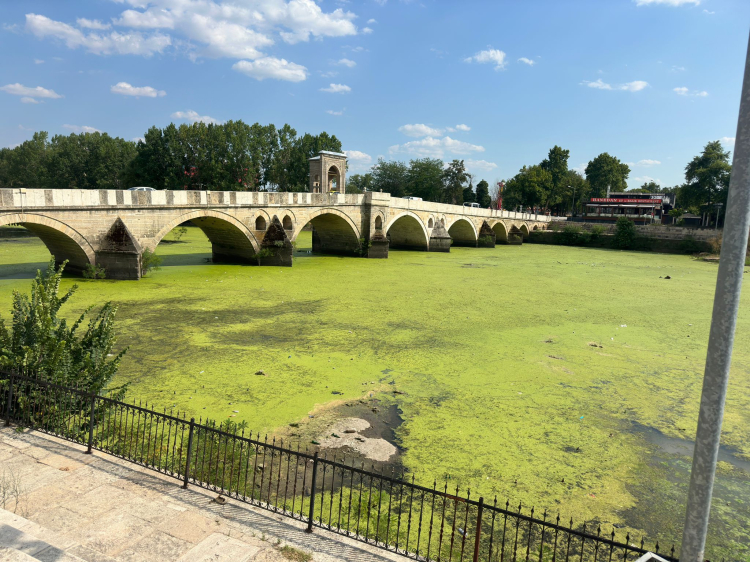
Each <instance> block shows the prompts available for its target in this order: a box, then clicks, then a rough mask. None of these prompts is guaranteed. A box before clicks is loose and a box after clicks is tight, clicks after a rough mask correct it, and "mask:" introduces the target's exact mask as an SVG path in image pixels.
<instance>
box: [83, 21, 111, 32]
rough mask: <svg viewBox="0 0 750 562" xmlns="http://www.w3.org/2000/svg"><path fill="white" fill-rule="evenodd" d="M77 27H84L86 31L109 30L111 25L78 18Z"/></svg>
mask: <svg viewBox="0 0 750 562" xmlns="http://www.w3.org/2000/svg"><path fill="white" fill-rule="evenodd" d="M76 23H77V24H78V27H85V28H86V29H99V30H102V29H109V28H110V27H112V25H111V24H108V23H102V22H100V21H99V20H87V19H86V18H78V19H77V20H76Z"/></svg>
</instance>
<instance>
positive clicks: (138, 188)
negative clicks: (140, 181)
mask: <svg viewBox="0 0 750 562" xmlns="http://www.w3.org/2000/svg"><path fill="white" fill-rule="evenodd" d="M128 191H156V190H155V189H154V188H153V187H143V186H141V187H131V188H130V189H128Z"/></svg>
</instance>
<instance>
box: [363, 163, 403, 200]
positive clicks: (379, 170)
mask: <svg viewBox="0 0 750 562" xmlns="http://www.w3.org/2000/svg"><path fill="white" fill-rule="evenodd" d="M407 179H408V170H407V168H406V164H404V163H403V162H386V161H385V160H383V159H382V158H381V159H380V160H378V163H377V164H375V165H374V166H373V167H372V184H373V190H375V191H383V192H384V193H390V194H391V195H392V196H393V197H403V196H404V195H406V186H407Z"/></svg>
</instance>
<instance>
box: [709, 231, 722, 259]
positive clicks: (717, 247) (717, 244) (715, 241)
mask: <svg viewBox="0 0 750 562" xmlns="http://www.w3.org/2000/svg"><path fill="white" fill-rule="evenodd" d="M721 242H722V236H721V234H719V235H717V236H714V237H713V238H709V239H708V245H709V246H710V247H711V253H712V254H720V253H721Z"/></svg>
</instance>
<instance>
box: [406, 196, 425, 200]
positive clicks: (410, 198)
mask: <svg viewBox="0 0 750 562" xmlns="http://www.w3.org/2000/svg"><path fill="white" fill-rule="evenodd" d="M404 199H408V200H409V201H421V200H422V198H421V197H411V196H409V197H404Z"/></svg>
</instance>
